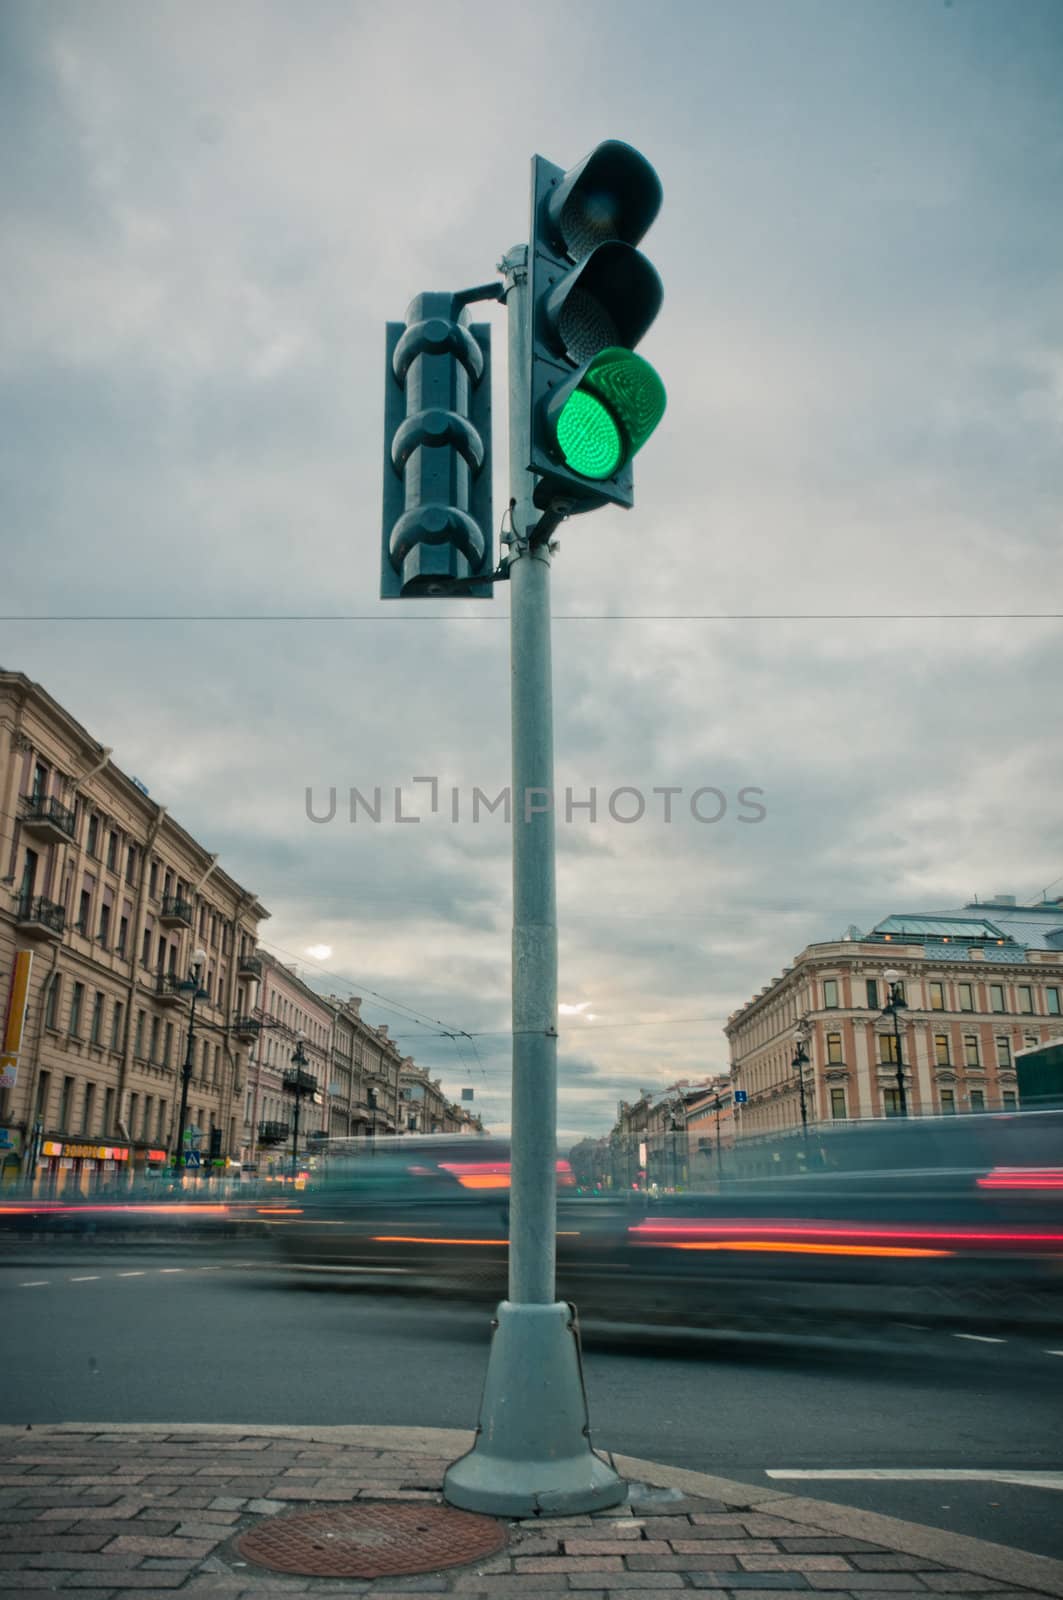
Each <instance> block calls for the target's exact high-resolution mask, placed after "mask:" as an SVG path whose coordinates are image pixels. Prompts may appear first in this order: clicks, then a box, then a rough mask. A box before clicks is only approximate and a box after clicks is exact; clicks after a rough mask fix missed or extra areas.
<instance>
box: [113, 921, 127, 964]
mask: <svg viewBox="0 0 1063 1600" xmlns="http://www.w3.org/2000/svg"><path fill="white" fill-rule="evenodd" d="M128 940H129V918H128V917H123V918H122V920H121V921H120V922H119V924H118V943H117V944H116V945H115V949H116V950H117V951H118V954H119V955H120V956H124V955H125V947H126V944H127V942H128Z"/></svg>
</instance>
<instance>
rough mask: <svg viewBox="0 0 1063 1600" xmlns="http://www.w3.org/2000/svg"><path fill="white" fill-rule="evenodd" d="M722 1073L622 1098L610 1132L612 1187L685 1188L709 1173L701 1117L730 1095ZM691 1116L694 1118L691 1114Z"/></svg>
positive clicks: (699, 1183)
mask: <svg viewBox="0 0 1063 1600" xmlns="http://www.w3.org/2000/svg"><path fill="white" fill-rule="evenodd" d="M729 1096H730V1085H729V1083H728V1080H727V1079H726V1078H723V1077H721V1078H706V1079H704V1080H702V1081H700V1082H698V1083H691V1082H690V1080H689V1079H686V1078H681V1079H680V1080H679V1082H678V1083H674V1084H672V1085H671V1086H670V1087H669V1088H667V1089H663V1090H658V1091H657V1092H656V1093H654V1092H652V1091H651V1090H649V1089H644V1090H643V1091H642V1093H641V1094H640V1096H639V1098H638V1099H637V1100H635V1101H632V1102H630V1103H629V1102H628V1101H624V1100H622V1101H621V1102H620V1104H619V1105H618V1107H617V1119H616V1122H615V1123H614V1125H613V1128H612V1131H611V1132H610V1134H609V1146H610V1151H611V1166H612V1187H614V1188H617V1189H652V1188H658V1189H685V1188H688V1187H691V1186H693V1185H695V1183H696V1184H697V1185H698V1186H701V1185H702V1184H703V1182H704V1180H705V1179H706V1177H708V1175H709V1173H708V1162H707V1160H706V1158H705V1156H704V1148H705V1147H704V1146H703V1145H702V1144H701V1143H700V1142H699V1141H700V1140H702V1139H704V1138H706V1137H707V1133H706V1129H705V1119H706V1118H707V1117H709V1116H711V1117H712V1119H713V1140H715V1112H714V1110H712V1109H711V1108H713V1107H714V1106H715V1103H716V1101H717V1100H719V1101H720V1103H721V1118H722V1117H723V1099H724V1097H727V1098H728V1100H729ZM692 1117H693V1118H694V1121H693V1123H692V1122H691V1118H692Z"/></svg>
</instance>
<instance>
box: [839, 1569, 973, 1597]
mask: <svg viewBox="0 0 1063 1600" xmlns="http://www.w3.org/2000/svg"><path fill="white" fill-rule="evenodd" d="M927 1576H928V1577H929V1576H930V1574H929V1573H928V1574H927ZM808 1581H809V1583H810V1584H811V1585H812V1588H813V1589H852V1591H853V1592H854V1594H855V1593H859V1594H861V1595H863V1594H864V1593H865V1591H867V1590H872V1589H874V1590H885V1589H904V1590H906V1591H907V1592H908V1593H909V1594H913V1593H915V1591H916V1590H919V1591H920V1592H921V1593H922V1594H923V1595H924V1596H925V1594H926V1592H927V1591H926V1589H925V1588H924V1587H923V1580H922V1579H921V1578H918V1577H916V1575H915V1573H913V1572H857V1571H855V1569H854V1570H852V1571H850V1572H810V1573H809V1574H808ZM990 1587H992V1585H990Z"/></svg>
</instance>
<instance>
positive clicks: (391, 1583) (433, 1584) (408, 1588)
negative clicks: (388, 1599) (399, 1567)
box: [370, 1572, 448, 1594]
mask: <svg viewBox="0 0 1063 1600" xmlns="http://www.w3.org/2000/svg"><path fill="white" fill-rule="evenodd" d="M447 1588H448V1584H447V1580H446V1578H441V1577H439V1576H438V1574H437V1573H434V1572H423V1573H410V1574H409V1575H407V1576H406V1577H399V1578H377V1579H376V1580H375V1581H374V1582H373V1583H372V1584H371V1586H370V1589H371V1592H372V1593H373V1594H443V1593H445V1592H446V1590H447Z"/></svg>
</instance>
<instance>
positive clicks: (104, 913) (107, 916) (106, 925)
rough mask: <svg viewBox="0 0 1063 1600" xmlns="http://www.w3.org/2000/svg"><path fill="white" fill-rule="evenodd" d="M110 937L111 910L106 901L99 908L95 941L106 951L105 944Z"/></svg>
mask: <svg viewBox="0 0 1063 1600" xmlns="http://www.w3.org/2000/svg"><path fill="white" fill-rule="evenodd" d="M110 937H111V908H110V906H109V905H108V904H107V902H106V900H105V901H104V902H103V905H102V906H101V907H100V928H99V932H98V933H97V935H96V938H97V940H98V941H99V943H100V944H101V945H102V946H103V948H104V949H105V950H106V948H107V942H108V940H109V939H110Z"/></svg>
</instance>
